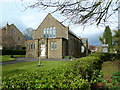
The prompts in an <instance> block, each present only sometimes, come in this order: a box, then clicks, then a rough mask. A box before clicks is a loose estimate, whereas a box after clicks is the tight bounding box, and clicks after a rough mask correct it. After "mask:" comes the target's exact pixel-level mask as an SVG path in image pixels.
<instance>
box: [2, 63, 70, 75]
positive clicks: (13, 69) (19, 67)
mask: <svg viewBox="0 0 120 90" xmlns="http://www.w3.org/2000/svg"><path fill="white" fill-rule="evenodd" d="M68 63H69V61H42V65H43V66H42V67H37V66H36V65H38V61H33V62H22V63H16V64H9V65H3V66H2V75H3V76H12V75H17V74H22V73H24V72H32V71H40V70H52V69H58V68H60V67H64V66H66V65H67V64H68Z"/></svg>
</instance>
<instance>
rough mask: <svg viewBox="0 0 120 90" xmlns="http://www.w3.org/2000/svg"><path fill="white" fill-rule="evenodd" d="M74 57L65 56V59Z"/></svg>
mask: <svg viewBox="0 0 120 90" xmlns="http://www.w3.org/2000/svg"><path fill="white" fill-rule="evenodd" d="M71 58H74V57H73V56H64V59H71Z"/></svg>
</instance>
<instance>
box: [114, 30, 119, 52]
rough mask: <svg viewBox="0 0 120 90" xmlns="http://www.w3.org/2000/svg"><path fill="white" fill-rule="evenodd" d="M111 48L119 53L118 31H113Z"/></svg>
mask: <svg viewBox="0 0 120 90" xmlns="http://www.w3.org/2000/svg"><path fill="white" fill-rule="evenodd" d="M113 46H114V49H115V50H116V51H117V52H118V53H120V30H115V31H114V35H113Z"/></svg>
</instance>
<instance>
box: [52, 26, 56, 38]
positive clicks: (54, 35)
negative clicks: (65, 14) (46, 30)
mask: <svg viewBox="0 0 120 90" xmlns="http://www.w3.org/2000/svg"><path fill="white" fill-rule="evenodd" d="M53 38H56V28H55V27H53Z"/></svg>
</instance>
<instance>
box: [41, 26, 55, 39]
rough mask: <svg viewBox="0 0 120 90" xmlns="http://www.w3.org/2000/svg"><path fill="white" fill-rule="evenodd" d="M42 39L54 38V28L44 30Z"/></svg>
mask: <svg viewBox="0 0 120 90" xmlns="http://www.w3.org/2000/svg"><path fill="white" fill-rule="evenodd" d="M43 37H44V38H56V28H55V27H50V28H44V29H43Z"/></svg>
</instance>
